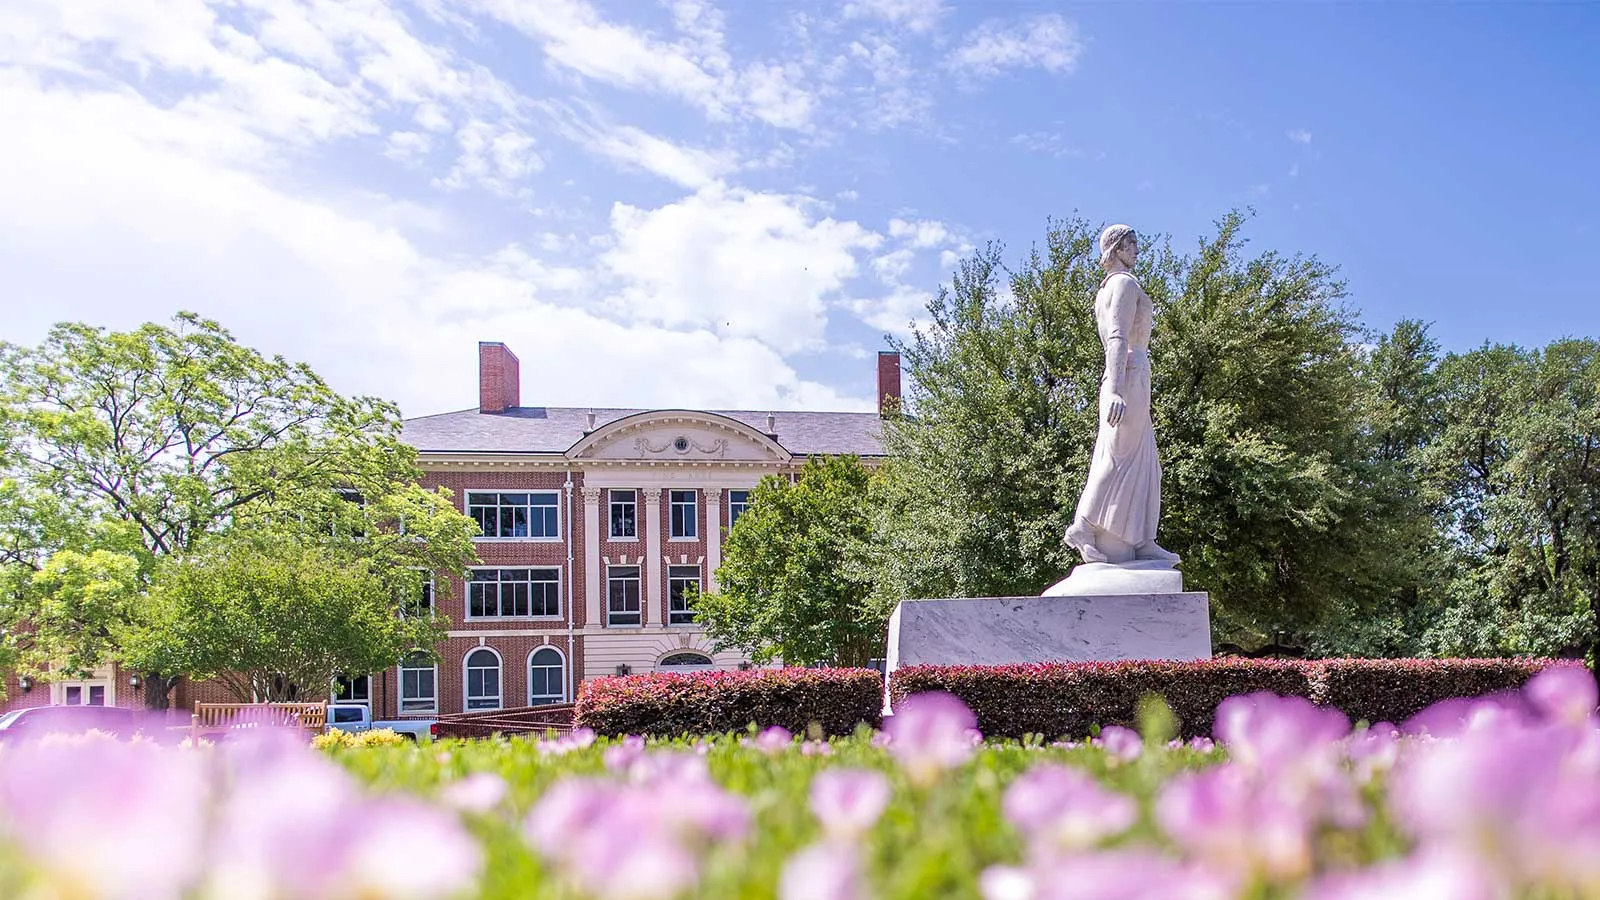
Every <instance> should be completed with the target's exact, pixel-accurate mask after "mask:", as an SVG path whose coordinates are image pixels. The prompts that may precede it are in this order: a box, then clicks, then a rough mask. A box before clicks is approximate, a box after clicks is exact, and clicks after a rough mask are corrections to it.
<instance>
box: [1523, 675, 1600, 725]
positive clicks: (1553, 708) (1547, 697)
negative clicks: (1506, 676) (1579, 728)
mask: <svg viewBox="0 0 1600 900" xmlns="http://www.w3.org/2000/svg"><path fill="white" fill-rule="evenodd" d="M1522 693H1523V696H1525V697H1527V699H1528V701H1529V702H1530V703H1531V704H1532V705H1533V707H1534V708H1535V709H1537V710H1538V711H1539V712H1540V713H1542V714H1543V715H1544V716H1545V717H1546V718H1549V719H1553V720H1556V721H1560V722H1568V723H1571V724H1574V725H1582V724H1585V723H1588V722H1592V721H1593V720H1594V716H1595V707H1596V706H1600V689H1597V688H1596V687H1595V682H1594V676H1593V675H1591V674H1589V670H1588V669H1585V668H1584V667H1583V666H1572V665H1567V666H1554V667H1552V668H1549V669H1545V670H1544V671H1543V672H1540V673H1539V674H1537V675H1535V676H1533V678H1531V679H1530V680H1529V681H1528V683H1527V684H1526V685H1524V686H1523V688H1522Z"/></svg>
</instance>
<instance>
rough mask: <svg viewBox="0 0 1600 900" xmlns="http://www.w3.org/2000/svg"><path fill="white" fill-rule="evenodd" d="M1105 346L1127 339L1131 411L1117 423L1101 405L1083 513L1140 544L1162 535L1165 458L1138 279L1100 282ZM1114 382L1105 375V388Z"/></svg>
mask: <svg viewBox="0 0 1600 900" xmlns="http://www.w3.org/2000/svg"><path fill="white" fill-rule="evenodd" d="M1094 317H1095V325H1096V327H1097V328H1098V330H1099V332H1100V343H1101V346H1105V345H1106V344H1107V343H1108V342H1109V341H1110V340H1111V339H1112V338H1115V337H1122V338H1124V339H1126V341H1127V348H1128V355H1127V362H1126V367H1125V374H1124V376H1123V382H1122V397H1123V400H1124V401H1125V402H1126V403H1127V410H1126V411H1125V412H1124V413H1123V414H1122V420H1121V421H1120V422H1119V423H1118V424H1117V425H1115V426H1112V425H1107V424H1106V415H1105V407H1104V406H1103V405H1101V406H1100V408H1099V416H1100V418H1099V421H1100V432H1099V434H1098V435H1097V436H1096V437H1095V441H1094V459H1093V460H1092V461H1091V462H1090V464H1089V480H1088V484H1087V485H1085V486H1084V489H1083V495H1082V496H1081V497H1079V498H1078V516H1079V517H1081V518H1084V519H1087V520H1088V521H1089V522H1090V523H1091V524H1093V525H1095V526H1097V527H1098V528H1100V529H1102V530H1104V531H1107V532H1110V533H1111V534H1113V535H1115V536H1116V537H1118V538H1120V539H1121V540H1123V541H1125V542H1127V543H1129V544H1132V545H1133V546H1135V547H1137V546H1139V545H1140V544H1143V543H1145V542H1147V541H1154V540H1155V538H1156V523H1157V521H1159V520H1160V518H1161V462H1160V460H1159V459H1157V457H1156V435H1155V428H1154V426H1153V425H1152V423H1151V421H1150V327H1151V324H1152V319H1153V317H1154V310H1153V309H1152V308H1151V304H1150V297H1149V295H1147V294H1145V292H1144V288H1143V287H1141V286H1140V285H1139V281H1138V279H1136V278H1134V277H1133V276H1132V275H1130V274H1128V273H1126V272H1114V273H1112V274H1110V275H1107V276H1106V278H1105V280H1104V281H1102V282H1101V283H1100V290H1099V292H1097V293H1096V294H1095V300H1094ZM1108 387H1109V385H1108V384H1107V383H1106V381H1105V380H1104V376H1102V381H1101V389H1102V390H1105V389H1107V388H1108Z"/></svg>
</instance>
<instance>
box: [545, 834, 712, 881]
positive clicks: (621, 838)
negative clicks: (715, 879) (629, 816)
mask: <svg viewBox="0 0 1600 900" xmlns="http://www.w3.org/2000/svg"><path fill="white" fill-rule="evenodd" d="M616 824H617V825H618V826H619V827H618V830H616V831H614V832H611V833H593V832H591V833H585V834H583V835H580V836H577V837H575V838H574V839H573V847H572V851H573V852H572V853H571V854H570V856H571V862H570V864H569V866H570V867H569V869H568V871H569V872H571V874H572V875H573V876H574V877H575V878H576V880H577V881H578V883H579V884H580V885H581V886H582V887H583V888H584V890H586V891H588V892H589V893H591V894H593V895H595V896H596V897H599V898H601V900H668V898H672V897H678V896H681V895H682V894H683V893H685V892H686V891H688V890H689V889H690V888H692V887H694V885H695V882H696V881H698V880H699V877H700V872H699V865H698V863H697V862H696V861H695V858H694V856H693V855H692V854H691V853H690V852H689V851H688V850H686V849H684V848H683V847H682V846H680V845H679V844H678V843H677V842H675V841H673V840H671V839H670V838H667V837H665V836H663V835H659V834H654V833H652V832H650V831H648V830H645V831H642V832H639V833H636V834H634V833H629V832H628V831H627V830H626V829H625V828H624V827H622V826H623V824H624V823H621V822H618V823H616Z"/></svg>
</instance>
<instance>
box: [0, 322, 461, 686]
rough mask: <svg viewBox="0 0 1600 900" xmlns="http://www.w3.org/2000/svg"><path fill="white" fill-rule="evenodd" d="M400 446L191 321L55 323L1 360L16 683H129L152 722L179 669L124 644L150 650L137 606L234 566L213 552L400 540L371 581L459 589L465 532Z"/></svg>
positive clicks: (353, 411)
mask: <svg viewBox="0 0 1600 900" xmlns="http://www.w3.org/2000/svg"><path fill="white" fill-rule="evenodd" d="M399 428H400V423H399V414H398V411H397V410H396V409H395V408H394V406H392V405H391V404H388V403H386V402H383V401H381V400H377V399H375V398H370V397H354V398H348V397H344V396H341V395H340V394H338V393H337V392H336V391H334V390H333V389H331V388H330V387H329V386H328V385H327V384H326V383H325V382H324V381H323V380H322V379H321V378H319V377H318V376H317V375H316V374H315V373H314V372H312V371H311V370H310V369H309V368H308V367H306V366H305V365H303V364H295V363H290V362H287V361H285V360H284V359H283V358H282V357H269V356H265V355H263V354H261V353H259V352H257V351H255V350H253V349H251V348H249V347H246V346H244V345H242V344H240V343H239V342H237V341H236V340H235V339H234V338H233V336H232V335H231V334H229V333H228V332H227V331H226V330H225V329H223V328H222V327H221V326H220V325H219V324H217V323H216V322H213V321H210V320H207V319H203V318H201V317H199V316H196V315H193V314H190V313H181V314H179V315H178V316H177V317H176V318H175V320H174V321H173V323H172V324H171V325H170V326H169V325H161V324H153V323H152V324H146V325H143V326H141V327H139V328H136V329H134V330H132V331H127V332H110V331H106V330H104V329H100V328H93V327H90V326H87V325H82V324H62V325H57V326H56V327H54V328H52V329H51V330H50V332H49V333H48V335H47V336H46V337H45V339H44V341H43V342H42V343H41V344H40V345H39V346H37V347H20V346H14V345H0V453H3V454H4V456H3V472H0V475H3V477H0V529H3V534H0V562H3V563H4V579H5V580H4V583H3V584H0V588H3V595H0V604H3V606H0V621H4V623H5V625H6V627H7V641H8V643H9V644H10V646H11V647H12V648H13V650H14V652H16V653H17V654H19V655H20V657H21V662H22V664H23V665H24V666H29V667H34V668H42V667H45V666H49V667H51V669H52V670H53V671H57V672H61V671H67V672H71V671H81V670H84V669H88V668H91V667H93V666H95V665H100V664H103V663H106V662H109V661H113V660H117V661H124V662H127V663H129V664H135V665H139V666H141V667H142V668H143V672H142V673H141V674H142V675H143V678H144V684H145V686H146V693H145V697H146V700H147V703H148V704H149V705H150V706H152V707H156V708H160V707H164V706H165V705H166V704H167V702H168V698H169V692H170V689H171V686H172V685H173V684H174V683H175V681H176V679H177V678H179V677H182V676H184V675H190V674H197V670H196V668H195V667H189V666H186V665H184V664H182V663H181V662H180V660H181V659H183V658H185V657H183V656H182V655H171V654H168V655H163V654H160V653H154V652H143V653H140V654H132V653H130V648H129V647H128V646H125V644H124V641H126V640H128V639H129V638H130V636H131V635H134V634H147V632H144V631H142V629H146V628H147V627H149V626H150V624H151V622H152V618H151V616H152V615H154V614H156V612H157V611H158V609H159V607H160V604H159V603H157V602H155V601H154V599H153V597H154V595H153V593H152V591H153V588H154V587H155V586H156V585H157V584H158V583H159V584H168V583H169V582H168V581H166V580H164V579H172V578H175V577H176V576H174V575H172V574H170V572H168V571H167V570H168V569H170V568H171V567H172V566H175V565H178V564H180V563H181V564H184V565H196V566H203V565H205V564H207V563H208V562H209V563H214V564H218V565H224V564H226V563H228V562H229V561H230V559H232V560H233V561H234V562H237V560H236V559H233V558H232V557H230V556H229V555H228V552H229V551H228V550H224V549H214V548H212V547H211V545H212V543H213V542H215V541H220V540H222V539H223V538H224V537H234V538H239V539H242V538H243V537H244V536H246V535H249V534H252V533H254V534H272V535H285V534H300V535H302V536H305V537H307V538H309V539H315V540H316V541H318V542H323V543H325V542H327V541H335V542H343V543H344V544H346V545H348V544H350V543H351V542H353V541H360V540H366V539H367V538H365V537H363V535H375V534H378V533H382V532H385V531H395V532H398V531H399V530H400V529H401V528H402V527H403V528H404V530H405V532H406V535H407V540H406V541H405V542H404V543H403V545H401V544H397V545H396V546H395V547H394V548H392V549H391V551H390V552H389V557H390V558H389V559H388V560H387V562H396V561H397V560H398V557H400V556H404V557H407V558H408V559H410V560H411V563H410V564H414V565H419V566H423V567H432V568H442V569H444V570H446V571H460V570H461V569H462V568H463V567H464V565H465V562H466V561H467V560H470V559H471V558H472V550H471V541H470V522H465V521H463V520H464V518H465V517H462V516H461V515H460V514H459V513H456V512H455V511H454V510H453V508H452V507H451V505H450V504H449V502H448V500H447V499H446V498H444V497H443V496H440V495H427V494H425V493H424V492H421V491H420V489H418V488H417V487H416V481H417V477H418V475H419V472H418V470H417V467H416V457H415V453H414V451H413V450H412V449H411V448H409V447H408V446H406V445H405V444H404V443H402V442H401V441H400V440H399ZM228 546H229V547H231V548H233V550H232V552H234V553H237V547H238V546H240V545H239V544H230V545H228ZM330 552H333V551H330ZM338 552H340V553H348V552H349V549H348V547H347V548H345V549H344V550H341V551H338ZM263 565H265V563H263ZM234 574H235V575H236V573H234ZM369 576H370V577H371V578H379V577H380V576H381V573H378V572H376V571H371V572H369ZM230 577H233V576H232V575H231V576H230ZM233 583H235V584H240V585H242V584H245V583H246V580H244V579H242V578H239V577H234V580H233ZM374 583H375V582H374ZM208 596H213V597H215V596H217V595H216V594H215V592H213V593H212V594H210V595H208ZM403 601H404V598H403V597H401V596H399V595H396V596H395V597H394V599H393V603H394V604H396V607H395V608H396V609H398V604H400V603H402V602H403ZM403 649H404V648H401V649H400V650H397V651H396V654H395V657H396V658H398V655H399V653H400V652H403ZM199 670H201V671H204V672H210V671H211V669H210V667H209V666H201V667H199Z"/></svg>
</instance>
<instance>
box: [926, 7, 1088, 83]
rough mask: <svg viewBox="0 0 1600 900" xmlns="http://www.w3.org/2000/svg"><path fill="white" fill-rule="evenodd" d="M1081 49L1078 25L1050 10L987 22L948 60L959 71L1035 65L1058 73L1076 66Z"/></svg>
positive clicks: (983, 72)
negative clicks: (1030, 15) (1008, 20)
mask: <svg viewBox="0 0 1600 900" xmlns="http://www.w3.org/2000/svg"><path fill="white" fill-rule="evenodd" d="M1082 53H1083V41H1082V40H1081V39H1080V38H1079V36H1078V27H1077V26H1076V25H1074V24H1073V23H1072V22H1069V21H1068V20H1066V19H1065V18H1063V17H1061V16H1060V15H1057V14H1055V13H1051V14H1049V15H1042V16H1034V17H1032V18H1029V19H1024V20H1019V21H1012V22H1001V21H999V20H996V19H991V20H989V21H987V22H984V23H983V24H982V25H980V26H978V27H977V28H976V29H975V30H973V31H972V32H971V33H969V34H968V35H967V36H966V37H965V38H964V39H963V40H962V42H961V46H959V47H957V48H956V50H955V53H954V54H953V55H952V56H951V58H950V63H949V64H950V66H951V68H953V69H954V70H955V71H957V72H960V73H963V74H969V75H978V76H991V75H998V74H1000V73H1001V72H1002V71H1004V70H1006V69H1022V68H1035V67H1036V68H1040V69H1044V70H1045V71H1047V72H1050V73H1052V74H1056V73H1062V72H1071V71H1072V70H1073V69H1074V68H1076V67H1077V64H1078V57H1079V55H1080V54H1082Z"/></svg>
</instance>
